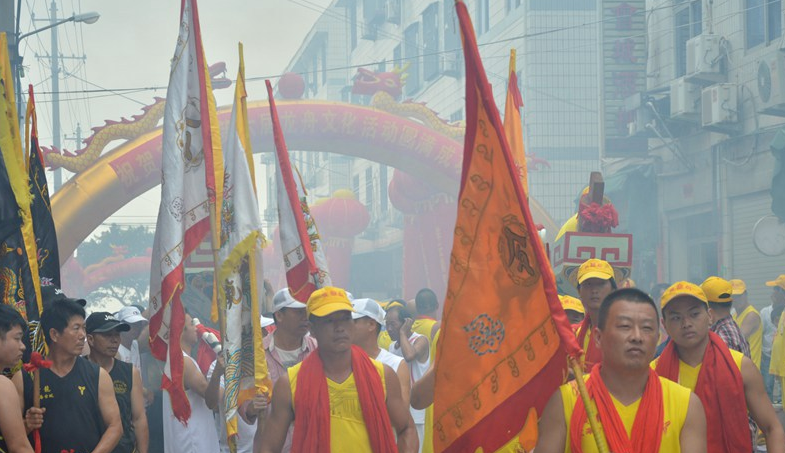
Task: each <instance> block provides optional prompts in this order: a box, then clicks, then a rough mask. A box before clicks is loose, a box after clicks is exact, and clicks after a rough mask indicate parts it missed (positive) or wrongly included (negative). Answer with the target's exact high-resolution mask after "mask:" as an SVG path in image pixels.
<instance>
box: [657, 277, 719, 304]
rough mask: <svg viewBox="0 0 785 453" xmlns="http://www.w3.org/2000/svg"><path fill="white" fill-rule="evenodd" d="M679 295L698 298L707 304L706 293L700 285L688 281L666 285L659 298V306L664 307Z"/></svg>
mask: <svg viewBox="0 0 785 453" xmlns="http://www.w3.org/2000/svg"><path fill="white" fill-rule="evenodd" d="M680 296H689V297H694V298H696V299H698V300H699V301H701V302H703V303H704V304H706V305H709V301H708V299H706V294H705V293H704V292H703V290H702V289H701V287H700V286H698V285H696V284H694V283H690V282H676V283H674V284H672V285H671V286H669V287H668V289H666V290H665V292H664V293H662V297H661V298H660V307H661V308H665V306H666V305H668V302H670V301H672V300H673V299H675V298H677V297H680Z"/></svg>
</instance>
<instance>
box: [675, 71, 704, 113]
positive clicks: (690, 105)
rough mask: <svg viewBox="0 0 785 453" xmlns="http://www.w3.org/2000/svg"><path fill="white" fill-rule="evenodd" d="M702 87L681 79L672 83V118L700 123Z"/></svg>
mask: <svg viewBox="0 0 785 453" xmlns="http://www.w3.org/2000/svg"><path fill="white" fill-rule="evenodd" d="M700 104H701V87H700V86H698V85H695V84H694V83H690V82H687V80H686V78H684V77H680V78H678V79H674V80H673V81H671V105H670V108H671V118H672V119H674V120H682V121H693V122H696V123H697V122H698V121H699V120H700V117H701V109H700V108H701V105H700Z"/></svg>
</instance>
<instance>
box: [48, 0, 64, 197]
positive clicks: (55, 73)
mask: <svg viewBox="0 0 785 453" xmlns="http://www.w3.org/2000/svg"><path fill="white" fill-rule="evenodd" d="M49 22H50V24H51V25H52V31H51V33H52V55H51V57H52V61H51V65H50V66H51V68H52V145H53V146H54V148H55V149H56V150H57V152H58V153H59V152H62V144H61V142H60V50H59V49H58V45H57V28H56V24H57V3H55V0H52V5H51V8H50V10H49ZM62 185H63V169H62V168H57V169H55V171H54V192H57V191H58V190H60V186H62Z"/></svg>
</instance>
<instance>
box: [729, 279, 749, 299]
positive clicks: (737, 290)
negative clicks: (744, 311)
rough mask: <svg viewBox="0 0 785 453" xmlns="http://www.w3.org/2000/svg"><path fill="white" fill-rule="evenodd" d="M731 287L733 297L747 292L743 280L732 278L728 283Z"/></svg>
mask: <svg viewBox="0 0 785 453" xmlns="http://www.w3.org/2000/svg"><path fill="white" fill-rule="evenodd" d="M730 284H731V286H733V295H734V296H738V295H739V294H744V293H746V292H747V285H746V284H745V283H744V280H739V279H738V278H734V279H733V280H731V281H730Z"/></svg>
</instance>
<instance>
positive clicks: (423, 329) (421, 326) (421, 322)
mask: <svg viewBox="0 0 785 453" xmlns="http://www.w3.org/2000/svg"><path fill="white" fill-rule="evenodd" d="M435 324H436V320H435V319H428V318H421V319H415V320H414V323H413V324H412V332H415V333H419V334H420V335H422V336H424V337H425V338H427V339H428V343H433V337H431V334H432V333H433V326H434V325H435ZM435 335H436V334H435V333H434V336H435Z"/></svg>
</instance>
